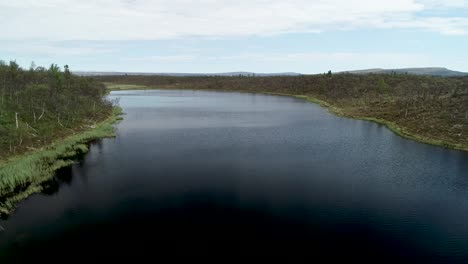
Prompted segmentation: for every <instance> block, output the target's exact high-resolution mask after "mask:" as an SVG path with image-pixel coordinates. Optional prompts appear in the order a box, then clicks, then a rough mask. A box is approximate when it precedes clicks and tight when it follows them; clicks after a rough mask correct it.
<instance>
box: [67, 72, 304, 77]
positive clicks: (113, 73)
mask: <svg viewBox="0 0 468 264" xmlns="http://www.w3.org/2000/svg"><path fill="white" fill-rule="evenodd" d="M73 74H75V75H79V76H123V75H145V76H152V75H158V76H176V77H182V76H239V75H242V76H298V75H302V74H300V73H296V72H279V73H256V72H243V71H240V72H221V73H171V72H169V73H168V72H94V71H74V72H73Z"/></svg>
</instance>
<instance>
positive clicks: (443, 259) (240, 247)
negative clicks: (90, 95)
mask: <svg viewBox="0 0 468 264" xmlns="http://www.w3.org/2000/svg"><path fill="white" fill-rule="evenodd" d="M110 97H111V98H120V105H121V106H122V108H123V109H124V111H125V113H126V115H125V116H124V120H123V121H122V122H121V123H119V124H118V125H117V129H118V130H117V137H116V138H110V139H103V140H100V141H97V142H94V143H92V144H91V146H90V152H89V153H88V154H86V155H84V156H83V157H81V158H80V159H79V161H78V162H77V164H75V165H73V166H71V167H68V168H64V169H61V170H60V171H59V172H57V175H56V177H55V179H54V180H53V181H51V182H50V183H48V185H47V188H46V189H45V191H44V193H41V194H37V195H34V196H32V197H30V198H29V199H27V200H26V201H24V202H22V203H20V205H19V207H18V209H17V210H16V211H15V212H14V213H13V214H12V215H11V216H10V217H9V218H8V219H4V220H1V221H0V225H1V226H2V227H3V228H4V231H2V232H0V250H1V253H0V258H5V259H6V258H10V259H15V260H19V259H20V258H28V257H32V256H36V257H37V256H40V255H38V254H43V255H46V256H47V258H50V257H51V256H52V255H60V254H62V253H63V254H73V255H68V256H73V258H75V257H84V256H90V255H91V254H93V253H102V254H104V255H106V254H107V255H108V256H120V255H122V254H129V255H132V254H133V256H153V257H154V258H155V259H156V258H157V257H158V256H160V255H169V252H178V253H176V254H174V255H171V256H173V257H174V258H177V257H181V256H192V255H191V254H195V255H197V256H200V255H201V256H214V255H215V254H217V253H219V254H221V255H222V256H223V258H222V259H219V260H220V262H221V261H223V260H226V259H228V258H229V257H230V256H231V257H233V256H241V255H244V254H255V255H257V256H263V257H267V258H268V257H271V258H277V257H285V258H288V259H290V260H292V259H295V258H297V259H299V258H302V259H305V260H309V261H314V260H317V259H318V258H327V259H328V260H335V259H338V258H346V259H348V260H361V261H373V262H377V263H382V262H413V263H414V262H419V261H424V262H425V263H428V262H434V263H456V262H459V263H463V262H468V153H464V152H460V151H453V150H447V149H444V148H440V147H435V146H430V145H425V144H420V143H417V142H414V141H410V140H407V139H403V138H400V137H399V136H397V135H395V134H394V133H392V132H391V131H389V130H388V129H386V128H385V127H384V126H381V125H379V124H376V123H371V122H366V121H360V120H353V119H347V118H342V117H337V116H334V115H333V114H330V113H328V112H327V110H326V109H324V108H321V107H319V106H318V105H315V104H311V103H308V102H306V101H304V100H302V99H297V98H293V97H283V96H273V95H262V94H248V93H231V92H207V91H190V90H146V91H115V92H112V93H111V95H110Z"/></svg>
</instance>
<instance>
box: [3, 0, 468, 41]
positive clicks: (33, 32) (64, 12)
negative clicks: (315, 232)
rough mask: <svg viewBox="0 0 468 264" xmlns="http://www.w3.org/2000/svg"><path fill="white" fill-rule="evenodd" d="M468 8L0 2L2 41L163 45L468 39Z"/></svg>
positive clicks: (357, 0)
mask: <svg viewBox="0 0 468 264" xmlns="http://www.w3.org/2000/svg"><path fill="white" fill-rule="evenodd" d="M467 13H468V1H467V0H445V1H441V0H392V1H387V0H354V1H349V0H314V1H312V0H292V1H283V0H257V1H251V0H250V1H247V0H235V1H234V0H224V1H216V0H200V1H190V0H169V1H168V0H155V1H151V0H121V1H115V0H93V1H89V0H81V1H78V0H41V1H35V0H23V1H11V0H0V17H2V19H1V22H0V31H1V32H0V33H1V34H0V40H48V41H62V40H159V39H173V38H183V37H191V36H196V37H215V38H216V37H232V36H252V35H274V34H283V33H296V32H323V31H332V30H352V29H389V28H392V29H394V28H397V29H414V30H424V31H433V32H438V33H441V34H451V35H467V34H468V18H467V16H466V14H467Z"/></svg>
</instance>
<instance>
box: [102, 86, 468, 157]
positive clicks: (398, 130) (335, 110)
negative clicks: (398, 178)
mask: <svg viewBox="0 0 468 264" xmlns="http://www.w3.org/2000/svg"><path fill="white" fill-rule="evenodd" d="M104 84H105V85H106V87H107V89H108V90H109V91H126V90H128V91H129V90H195V89H184V88H180V87H158V88H156V87H150V86H144V85H132V84H123V85H120V84H115V83H104ZM196 91H217V92H240V93H258V94H268V95H278V96H290V97H295V98H299V99H304V100H306V101H308V102H310V103H314V104H318V105H319V106H321V107H324V108H325V109H327V110H328V112H330V113H332V114H334V115H336V116H341V117H346V118H352V119H356V120H363V121H369V122H374V123H377V124H380V125H383V126H385V127H386V128H388V129H389V130H390V131H392V132H393V133H395V134H397V135H398V136H400V137H402V138H406V139H409V140H414V141H416V142H419V143H423V144H428V145H432V146H437V147H442V148H446V149H451V150H457V151H466V152H468V146H464V145H462V144H456V143H450V142H446V141H443V140H439V139H434V138H427V137H423V136H420V135H417V134H414V133H410V132H408V131H407V130H405V129H404V128H402V127H401V126H399V125H398V124H396V123H395V122H393V121H389V120H385V119H379V118H374V117H369V116H358V115H352V114H347V113H346V111H345V110H344V109H343V108H341V107H339V106H335V105H332V104H330V103H328V102H326V101H324V100H321V99H318V98H315V97H313V96H310V95H295V94H286V93H272V92H264V91H242V90H215V89H199V90H196Z"/></svg>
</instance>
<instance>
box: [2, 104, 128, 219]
mask: <svg viewBox="0 0 468 264" xmlns="http://www.w3.org/2000/svg"><path fill="white" fill-rule="evenodd" d="M122 114H123V113H122V109H121V108H120V107H114V109H113V111H112V113H111V114H110V115H109V116H108V117H107V118H106V119H105V120H103V121H101V122H99V123H96V124H95V126H94V127H93V128H92V129H90V130H86V131H82V132H79V133H77V134H72V135H69V136H67V137H65V138H62V139H58V140H56V141H54V142H53V143H51V144H48V145H46V146H44V147H42V148H40V149H37V150H33V151H29V152H26V153H23V154H19V155H17V156H13V157H10V158H8V159H6V160H3V161H1V162H0V215H9V214H10V213H11V212H12V211H13V210H14V209H15V208H16V206H17V204H18V202H20V201H22V200H24V199H26V198H28V197H29V196H31V195H32V194H35V193H38V192H40V191H42V189H43V187H42V186H41V184H42V183H44V182H47V181H48V180H50V179H52V178H53V177H54V175H55V174H54V173H55V171H57V170H58V169H60V168H63V167H66V166H69V165H71V164H73V163H74V162H75V161H74V160H73V159H74V157H76V156H77V155H79V154H83V153H86V152H88V150H89V149H88V143H90V142H91V141H93V140H96V139H101V138H109V137H115V127H114V124H115V123H117V122H118V121H120V120H122V117H121V115H122Z"/></svg>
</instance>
